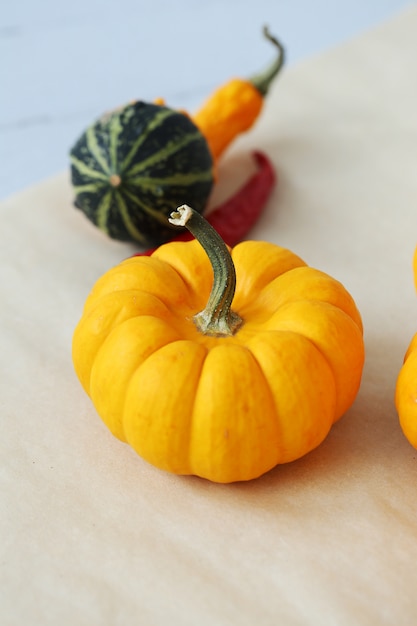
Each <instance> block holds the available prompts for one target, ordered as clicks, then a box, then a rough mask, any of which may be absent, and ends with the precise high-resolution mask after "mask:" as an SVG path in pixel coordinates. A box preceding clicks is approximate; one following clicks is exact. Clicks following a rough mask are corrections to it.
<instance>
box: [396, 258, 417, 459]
mask: <svg viewBox="0 0 417 626" xmlns="http://www.w3.org/2000/svg"><path fill="white" fill-rule="evenodd" d="M413 272H414V286H415V288H416V290H417V248H416V250H415V252H414V258H413ZM395 405H396V409H397V412H398V417H399V420H400V426H401V428H402V431H403V433H404V435H405V437H406V438H407V439H408V441H409V442H410V443H411V445H412V446H413V447H414V448H416V449H417V333H416V334H415V335H414V337H413V338H412V340H411V342H410V344H409V346H408V349H407V352H406V353H405V356H404V363H403V365H402V367H401V369H400V372H399V374H398V378H397V384H396V388H395Z"/></svg>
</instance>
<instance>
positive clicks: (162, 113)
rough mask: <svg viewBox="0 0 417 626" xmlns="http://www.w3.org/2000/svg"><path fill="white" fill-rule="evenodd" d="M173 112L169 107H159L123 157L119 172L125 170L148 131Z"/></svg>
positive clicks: (156, 126)
mask: <svg viewBox="0 0 417 626" xmlns="http://www.w3.org/2000/svg"><path fill="white" fill-rule="evenodd" d="M174 113H175V111H172V110H171V109H161V110H160V111H158V113H156V114H155V116H154V118H153V119H152V120H151V121H150V122H149V123H148V125H147V127H146V132H144V133H142V134H141V135H139V137H138V139H137V141H136V142H135V143H134V144H133V146H132V147H131V149H130V150H129V152H128V154H127V155H126V156H125V158H124V159H123V161H122V163H121V166H120V171H121V172H125V171H126V170H127V169H128V167H129V165H130V163H131V162H132V159H133V157H134V156H135V154H136V153H137V151H138V150H139V148H140V146H141V145H142V144H143V142H144V141H145V139H146V138H147V137H148V136H149V133H151V132H152V131H153V130H155V128H158V126H160V125H161V124H162V122H163V121H164V120H166V119H167V118H168V117H170V116H171V115H173V114H174Z"/></svg>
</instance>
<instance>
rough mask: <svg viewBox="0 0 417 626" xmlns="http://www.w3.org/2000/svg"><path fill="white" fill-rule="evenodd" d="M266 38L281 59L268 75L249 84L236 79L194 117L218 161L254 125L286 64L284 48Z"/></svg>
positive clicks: (268, 34) (273, 64)
mask: <svg viewBox="0 0 417 626" xmlns="http://www.w3.org/2000/svg"><path fill="white" fill-rule="evenodd" d="M263 32H264V35H265V37H266V38H267V39H268V40H269V41H271V42H272V43H273V44H274V46H275V47H276V48H277V50H278V56H277V58H276V59H275V60H274V62H273V63H272V65H270V66H269V67H268V68H267V69H266V70H265V72H263V73H261V74H259V75H257V76H254V77H252V78H250V79H248V80H243V79H240V78H235V79H232V80H230V81H229V82H227V83H226V84H225V85H223V86H222V87H220V88H219V89H217V90H216V91H215V92H214V93H213V94H212V95H211V96H210V98H209V99H208V100H207V101H206V102H205V103H204V105H203V107H202V108H201V109H200V110H199V111H198V112H197V113H195V114H194V115H193V116H192V119H193V121H194V123H195V124H196V125H197V126H198V128H199V129H200V131H201V132H202V134H203V135H204V136H205V138H206V139H207V142H208V145H209V148H210V151H211V154H212V156H213V159H214V160H217V159H218V158H219V157H220V156H221V154H222V153H223V152H224V150H225V149H226V148H227V147H228V146H229V144H230V143H231V142H232V141H233V139H235V138H236V136H237V135H239V134H240V133H243V132H245V131H247V130H249V128H251V126H252V125H253V124H254V122H255V121H256V119H257V117H258V116H259V114H260V112H261V110H262V106H263V102H264V97H265V95H266V94H267V92H268V90H269V88H270V86H271V84H272V81H273V80H274V78H275V76H276V75H277V74H278V72H279V71H280V69H281V67H282V65H283V63H284V48H283V47H282V45H281V43H280V42H279V41H278V40H277V39H275V37H273V36H272V35H271V34H270V33H269V31H268V29H267V28H264V31H263Z"/></svg>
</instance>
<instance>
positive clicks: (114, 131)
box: [109, 115, 123, 173]
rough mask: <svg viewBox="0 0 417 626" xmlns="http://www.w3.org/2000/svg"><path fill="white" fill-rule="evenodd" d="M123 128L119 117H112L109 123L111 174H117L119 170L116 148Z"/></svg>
mask: <svg viewBox="0 0 417 626" xmlns="http://www.w3.org/2000/svg"><path fill="white" fill-rule="evenodd" d="M122 130H123V127H122V123H121V121H120V115H113V116H112V117H111V118H110V122H109V134H110V147H109V152H110V169H111V172H112V173H118V172H119V171H120V170H119V168H118V164H117V146H118V145H119V135H120V133H121V132H122Z"/></svg>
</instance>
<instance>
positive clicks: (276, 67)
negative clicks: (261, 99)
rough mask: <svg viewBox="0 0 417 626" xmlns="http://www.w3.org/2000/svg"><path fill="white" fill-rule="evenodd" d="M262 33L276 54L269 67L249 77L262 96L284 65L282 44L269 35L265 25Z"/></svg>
mask: <svg viewBox="0 0 417 626" xmlns="http://www.w3.org/2000/svg"><path fill="white" fill-rule="evenodd" d="M263 34H264V36H265V37H266V38H267V39H268V41H270V42H271V43H272V44H273V45H274V46H275V47H276V49H277V51H278V54H277V57H276V59H275V60H274V61H273V63H272V64H271V65H270V66H269V67H267V68H266V70H264V71H263V72H261V73H260V74H257V75H256V76H252V78H250V79H249V82H250V83H252V85H253V86H254V87H255V88H256V89H257V90H258V91H259V93H260V94H261V95H262V96H266V94H267V93H268V90H269V88H270V86H271V83H272V81H273V80H274V78H275V76H276V75H277V74H278V73H279V71H280V70H281V68H282V66H283V65H284V61H285V50H284V47H283V45H282V44H281V43H280V42H279V41H278V39H276V38H275V37H273V36H272V35H271V33H270V32H269V30H268V27H267V26H264V29H263Z"/></svg>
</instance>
